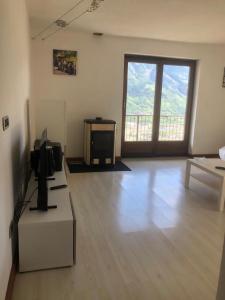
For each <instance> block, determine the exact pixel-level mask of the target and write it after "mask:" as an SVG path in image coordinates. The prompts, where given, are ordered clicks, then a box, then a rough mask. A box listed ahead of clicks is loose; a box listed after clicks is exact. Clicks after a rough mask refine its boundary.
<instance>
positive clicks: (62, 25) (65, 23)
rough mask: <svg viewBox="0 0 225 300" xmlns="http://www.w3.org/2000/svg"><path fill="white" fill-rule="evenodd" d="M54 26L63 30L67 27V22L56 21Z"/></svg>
mask: <svg viewBox="0 0 225 300" xmlns="http://www.w3.org/2000/svg"><path fill="white" fill-rule="evenodd" d="M55 24H56V25H57V26H58V27H61V28H65V27H66V26H67V22H66V21H64V20H61V19H58V20H56V21H55Z"/></svg>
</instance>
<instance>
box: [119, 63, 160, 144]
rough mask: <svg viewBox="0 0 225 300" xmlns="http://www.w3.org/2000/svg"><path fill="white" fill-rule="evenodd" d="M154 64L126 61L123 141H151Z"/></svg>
mask: <svg viewBox="0 0 225 300" xmlns="http://www.w3.org/2000/svg"><path fill="white" fill-rule="evenodd" d="M155 80H156V65H155V64H147V63H134V62H129V63H128V74H127V102H126V123H125V141H129V142H132V141H151V140H152V124H153V112H154V100H155Z"/></svg>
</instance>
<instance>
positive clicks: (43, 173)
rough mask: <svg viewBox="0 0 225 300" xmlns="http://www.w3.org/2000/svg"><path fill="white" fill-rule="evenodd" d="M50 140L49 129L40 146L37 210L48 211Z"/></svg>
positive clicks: (43, 134) (43, 135)
mask: <svg viewBox="0 0 225 300" xmlns="http://www.w3.org/2000/svg"><path fill="white" fill-rule="evenodd" d="M47 142H48V138H47V129H45V130H44V131H43V133H42V136H41V141H40V145H39V165H38V198H37V209H38V210H44V211H45V210H48V183H47V177H48V163H49V162H48V148H47V147H48V145H47Z"/></svg>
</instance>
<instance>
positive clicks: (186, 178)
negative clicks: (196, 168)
mask: <svg viewBox="0 0 225 300" xmlns="http://www.w3.org/2000/svg"><path fill="white" fill-rule="evenodd" d="M190 175H191V163H190V161H189V160H187V162H186V174H185V187H186V188H187V189H188V188H189V183H190Z"/></svg>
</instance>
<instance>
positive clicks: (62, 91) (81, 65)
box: [0, 0, 225, 300]
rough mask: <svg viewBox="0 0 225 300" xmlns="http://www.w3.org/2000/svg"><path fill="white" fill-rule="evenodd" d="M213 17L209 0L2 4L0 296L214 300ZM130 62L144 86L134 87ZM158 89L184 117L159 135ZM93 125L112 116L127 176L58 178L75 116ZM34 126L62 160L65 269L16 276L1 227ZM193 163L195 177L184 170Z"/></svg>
mask: <svg viewBox="0 0 225 300" xmlns="http://www.w3.org/2000/svg"><path fill="white" fill-rule="evenodd" d="M93 3H94V4H96V3H97V6H96V7H94V6H91V5H92V4H93ZM91 7H92V9H90V8H91ZM224 10H225V4H224V3H223V2H221V1H219V0H218V1H214V2H213V3H212V1H203V0H198V1H189V2H186V1H177V0H173V1H163V0H160V1H157V2H156V1H147V0H143V1H130V0H126V1H109V0H105V1H97V2H96V1H88V0H86V1H74V0H66V1H63V2H60V3H59V2H58V1H56V0H54V1H53V0H51V1H50V0H47V1H36V0H32V1H31V0H30V1H25V0H21V1H15V0H10V1H6V0H3V1H2V2H1V4H0V11H1V18H0V24H1V28H2V30H1V32H0V36H1V47H0V57H1V74H0V81H1V89H0V108H1V118H3V120H4V122H3V123H4V124H3V125H4V126H3V127H4V130H3V129H2V130H0V141H1V146H2V152H1V153H2V155H1V159H0V165H1V171H0V178H1V179H0V182H1V184H0V191H1V201H0V232H1V234H0V244H1V251H0V299H15V300H17V299H18V300H20V299H23V300H24V299H76V298H77V299H150V298H151V299H196V300H197V299H216V297H217V299H224V297H225V296H224V293H225V291H224V284H223V283H224V280H225V279H223V278H224V277H225V276H224V269H223V267H222V266H223V263H222V264H221V257H222V253H223V243H224V233H225V218H224V211H223V205H224V200H223V199H224V195H223V187H222V188H221V191H220V190H219V189H218V187H219V188H220V181H219V180H220V179H221V178H222V182H223V178H224V176H223V172H224V171H223V170H217V169H215V166H223V160H222V159H219V158H218V157H219V149H221V148H222V147H223V146H225V118H224V111H225V102H224V96H225V89H224V84H225V81H224V80H225V79H224V68H225V65H224V62H225V35H224V32H223V29H222V28H223V25H224V17H223V13H224ZM64 14H65V15H64ZM59 16H63V17H61V18H59ZM57 20H61V21H65V23H63V22H61V23H60V22H59V23H58V24H57V22H56V21H57ZM72 20H74V21H73V22H71V21H72ZM70 22H71V23H70ZM54 51H58V52H54ZM66 51H67V52H70V53H69V54H65V53H66ZM71 53H72V54H71ZM54 55H55V56H54ZM63 55H65V57H64V58H63V59H62V56H63ZM66 55H70V56H72V58H71V59H70V61H69V64H70V65H69V66H70V69H69V67H68V68H67V71H65V69H62V66H61V65H62V64H64V61H66V60H67V57H68V56H66ZM73 64H74V65H73ZM131 66H137V68H134V69H132V72H133V73H132V72H131ZM140 66H141V67H143V66H144V68H145V71H146V74H147V76H149V77H148V79H149V78H150V75H149V74H150V72H152V73H151V74H153V75H152V76H151V82H150V83H149V85H151V86H150V87H149V85H148V83H144V84H145V85H143V81H142V82H140V83H139V82H138V83H135V84H137V85H136V86H135V87H136V90H135V91H134V89H132V88H133V86H131V85H132V84H134V77H135V78H142V76H143V74H145V73H144V72H143V71H138V70H139V69H138V67H140ZM167 66H174V67H175V68H173V69H172V70H168V71H167V73H166V71H165V70H166V68H167ZM141 70H143V68H142V69H141ZM174 70H176V71H177V70H178V71H179V72H181V73H179V76H184V77H182V80H180V81H182V85H181V84H180V81H179V84H180V85H179V86H178V79H177V77H176V75H177V73H176V74H175V71H174ZM186 71H187V72H186ZM135 72H136V73H135ZM185 72H186V73H185ZM62 73H67V74H62ZM171 74H172V75H171ZM185 74H186V75H185ZM133 75H134V77H132V76H133ZM169 75H170V78H169V80H168V85H169V88H167V89H166V88H165V86H166V85H165V79H166V78H168V76H169ZM147 76H146V78H147ZM185 76H186V77H185ZM143 77H144V76H143ZM146 78H144V79H146ZM171 78H172V79H171ZM142 85H143V86H142ZM141 86H142V88H140V87H141ZM174 86H175V88H174ZM177 86H178V87H177ZM137 87H138V88H139V90H138V92H137ZM166 87H167V86H166ZM170 87H171V89H172V87H173V89H172V90H173V92H174V89H175V90H176V92H177V94H179V96H180V93H181V94H182V93H183V94H182V95H184V98H182V100H179V99H180V98H179V97H177V98H176V99H178V100H177V102H176V103H178V104H177V107H175V109H173V113H174V110H175V111H176V110H177V111H178V114H177V115H178V116H179V117H180V114H182V118H183V119H182V121H181V123H177V122H176V121H175V119H174V118H175V114H174V115H173V114H172V118H173V119H172V121H170V122H172V123H173V124H172V125H170V123H165V124H164V125H163V126H164V127H163V126H162V123H160V122H163V121H162V115H163V112H164V113H165V115H166V117H168V116H167V111H166V110H165V111H163V110H162V111H161V110H160V109H161V108H162V107H163V99H164V98H166V99H167V96H168V95H169V94H167V93H168V90H169V91H171V89H170ZM143 91H151V93H150V92H149V94H148V95H147V96H146V97H148V96H149V95H150V96H151V97H150V96H149V98H148V99H147V100H145V99H144V97H145V95H144V97H143V98H142V99H141V98H140V97H136V96H137V94H138V93H139V94H140V95H142V92H143ZM129 93H130V94H129ZM146 93H147V92H146ZM139 94H138V95H139ZM165 95H166V96H165ZM135 97H136V98H135ZM168 97H169V96H168ZM174 97H175V96H174ZM174 99H175V98H174ZM137 101H139V104H140V103H142V101H143V103H142V104H140V105H139V104H138V105H139V107H138V108H137V106H138V105H137V103H138V102H137ZM172 101H173V100H172ZM179 101H181V102H179ZM182 101H183V102H182ZM174 103H175V101H174ZM180 103H181V104H180ZM166 104H168V101H167V102H166ZM135 105H136V106H135ZM141 105H142V106H141ZM146 105H148V107H147V108H146V110H145V109H143V107H145V106H146ZM140 107H141V108H140ZM165 107H168V105H166V106H165ZM171 107H172V106H171ZM173 107H174V106H173ZM139 108H140V109H139ZM170 112H171V108H169V113H170ZM142 115H144V116H145V119H143V118H142V117H141V116H142ZM129 116H131V117H132V118H133V121H127V120H129V119H128V117H129ZM98 117H99V118H103V121H104V120H113V121H114V122H115V124H116V126H115V140H114V152H113V159H115V163H116V162H117V161H122V163H123V164H124V165H125V167H127V168H128V169H129V170H125V171H124V170H122V171H116V170H115V169H114V167H113V168H112V170H111V171H107V172H102V171H101V172H93V171H90V172H86V171H85V172H79V173H76V174H75V173H70V169H69V168H68V167H70V166H68V165H67V164H66V161H68V162H69V163H70V162H72V163H73V164H74V165H76V166H77V165H78V166H79V164H78V163H79V162H80V161H81V160H82V159H84V142H85V141H84V140H85V138H84V120H87V119H88V120H89V119H91V120H95V118H98ZM141 118H142V119H141ZM139 119H140V120H141V121H140V123H139V122H138V121H137V120H139ZM143 120H145V121H143ZM146 120H147V121H146ZM93 122H95V121H93ZM144 122H148V124H147V125H146V124H145V123H144ZM100 123H101V122H100ZM94 124H95V123H94ZM160 124H161V125H160ZM107 125H108V124H107ZM46 127H47V130H48V137H49V138H50V139H51V140H53V141H56V142H60V143H61V146H62V149H63V152H64V155H65V160H64V162H65V169H66V174H67V181H68V182H67V184H68V188H69V190H70V192H71V195H72V202H73V205H74V210H75V214H76V222H77V228H76V235H77V236H76V263H75V265H73V266H72V267H70V268H60V269H49V270H44V269H43V270H41V271H38V272H19V271H20V267H19V265H20V261H19V259H20V254H21V253H18V250H17V249H18V241H17V235H18V231H17V227H16V226H15V227H14V226H13V228H12V220H13V216H14V210H15V207H16V204H17V203H18V201H24V197H25V194H26V192H27V183H28V181H29V174H30V151H31V150H33V145H34V142H35V140H36V139H37V138H40V137H41V133H42V132H43V130H44V129H45V128H46ZM168 128H169V129H168ZM160 132H164V133H165V134H166V137H165V135H164V136H163V134H162V135H161V140H160ZM167 134H168V135H167ZM168 136H169V137H170V138H169V141H168ZM180 136H182V137H181V139H180V138H179V137H180ZM168 142H169V143H168ZM193 157H197V158H194V159H193V161H191V164H192V167H193V169H194V170H195V171H196V169H197V171H198V172H199V171H200V175H201V176H200V177H198V178H197V179H199V178H200V179H199V180H200V181H201V182H200V183H199V180H196V177H193V176H192V177H191V178H192V179H191V181H190V180H189V179H190V178H189V175H190V174H189V173H186V170H187V169H186V167H187V166H189V165H188V163H187V160H188V159H191V158H193ZM222 157H223V155H221V158H222ZM210 159H217V161H216V165H215V166H214V165H213V166H211V165H210V167H208V168H206V167H205V168H204V166H203V167H202V164H203V165H204V163H205V164H207V162H208V160H210ZM211 161H212V160H211ZM211 161H210V162H211ZM224 164H225V163H224ZM199 165H200V167H199ZM207 166H208V165H207ZM79 167H80V166H79ZM189 171H190V170H189ZM202 171H204V176H202ZM214 175H216V176H214ZM185 176H186V187H185ZM214 177H216V178H214ZM220 177H221V178H220ZM187 181H188V186H187ZM202 181H206V183H207V185H205V184H202ZM214 181H215V184H214ZM203 183H205V182H203ZM212 186H213V187H214V186H216V189H214V188H212ZM218 195H219V199H220V200H219V206H218V201H217V199H218ZM221 195H222V196H221ZM18 238H19V237H18ZM33 251H34V252H35V249H33ZM223 261H224V260H223ZM224 263H225V261H224Z"/></svg>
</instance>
